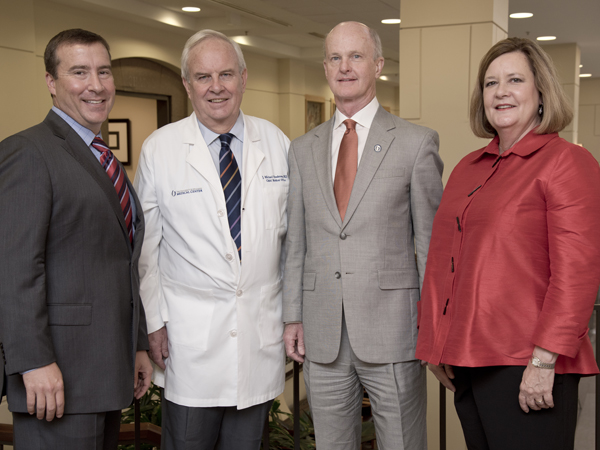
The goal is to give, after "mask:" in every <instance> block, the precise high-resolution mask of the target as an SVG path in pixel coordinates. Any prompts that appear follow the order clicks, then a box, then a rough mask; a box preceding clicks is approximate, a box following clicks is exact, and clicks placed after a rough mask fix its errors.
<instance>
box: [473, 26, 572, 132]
mask: <svg viewBox="0 0 600 450" xmlns="http://www.w3.org/2000/svg"><path fill="white" fill-rule="evenodd" d="M512 52H521V53H522V54H523V55H525V57H526V58H527V61H528V62H529V67H530V68H531V71H532V72H533V78H534V81H535V86H536V88H537V90H538V91H539V92H540V97H541V100H542V103H543V113H542V116H541V123H540V125H539V127H538V128H537V130H536V133H538V134H546V133H555V132H557V131H561V130H562V129H563V128H565V127H566V126H567V125H568V124H569V123H571V120H573V107H572V106H571V104H570V103H569V99H568V98H567V96H566V95H565V93H564V91H563V89H562V86H561V85H560V83H559V80H558V75H557V73H556V68H555V67H554V63H553V62H552V60H551V59H550V57H549V56H548V54H547V53H546V52H545V51H544V50H542V48H541V47H540V46H539V45H538V44H536V43H535V42H533V41H531V40H529V39H523V38H517V37H513V38H508V39H504V40H502V41H500V42H498V43H496V44H495V45H494V46H493V47H492V48H491V49H490V50H489V51H488V52H487V53H486V55H485V56H484V57H483V59H482V60H481V63H480V64H479V73H478V74H477V84H476V85H475V89H474V90H473V96H472V98H471V111H470V121H471V129H472V130H473V133H475V135H476V136H478V137H482V138H491V137H494V136H495V135H496V134H497V132H496V130H495V129H494V127H492V125H491V124H490V122H489V121H488V119H487V117H486V115H485V108H484V105H483V79H484V78H485V73H486V72H487V70H488V67H489V66H490V64H491V63H492V61H494V60H495V59H496V58H498V57H499V56H501V55H504V54H506V53H512Z"/></svg>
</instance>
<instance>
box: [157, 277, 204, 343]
mask: <svg viewBox="0 0 600 450" xmlns="http://www.w3.org/2000/svg"><path fill="white" fill-rule="evenodd" d="M162 287H163V292H164V295H165V303H166V306H167V311H168V317H169V321H168V322H167V334H168V336H169V342H170V343H172V344H177V345H184V346H186V347H192V348H195V349H198V350H201V351H206V349H207V347H208V339H209V336H210V327H211V323H212V318H213V312H214V309H215V299H214V296H213V293H212V291H211V290H207V289H197V288H194V287H192V286H187V285H185V284H182V283H179V282H178V281H175V280H172V279H170V278H168V277H165V276H163V277H162Z"/></svg>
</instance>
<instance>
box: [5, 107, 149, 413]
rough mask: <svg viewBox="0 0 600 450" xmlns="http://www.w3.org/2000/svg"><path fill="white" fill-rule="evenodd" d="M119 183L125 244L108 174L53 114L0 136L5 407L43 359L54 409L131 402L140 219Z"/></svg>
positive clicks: (139, 345) (142, 346)
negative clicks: (130, 218)
mask: <svg viewBox="0 0 600 450" xmlns="http://www.w3.org/2000/svg"><path fill="white" fill-rule="evenodd" d="M123 173H125V171H123ZM128 182H129V181H128ZM129 188H130V192H131V194H132V200H133V201H135V203H136V206H137V217H136V218H135V227H136V232H135V240H134V243H133V248H132V246H131V244H130V243H129V240H128V238H127V232H126V226H125V222H124V219H123V213H122V211H121V207H120V205H119V201H118V199H117V194H116V192H115V189H114V187H113V185H112V182H111V181H110V179H109V178H108V176H107V175H106V173H105V171H104V169H103V168H102V166H101V165H100V164H99V163H98V160H97V159H96V158H95V157H94V155H93V154H92V152H91V151H90V149H89V148H88V147H87V146H86V145H85V143H84V142H83V141H82V140H81V138H80V137H79V136H78V135H77V133H76V132H75V131H73V129H72V128H71V127H70V126H69V125H68V124H67V123H66V122H65V121H64V120H62V119H61V118H60V117H59V116H58V115H56V114H55V113H54V112H52V111H51V112H50V113H49V114H48V116H47V117H46V119H45V120H44V122H42V123H41V124H39V125H36V126H34V127H32V128H30V129H28V130H25V131H23V132H21V133H18V134H16V135H14V136H11V137H9V138H7V139H6V140H4V141H3V142H1V143H0V211H1V213H0V214H1V216H0V255H1V257H0V342H1V343H2V348H3V351H2V353H3V356H4V360H5V363H4V364H5V367H4V370H5V372H6V375H7V386H6V391H7V395H8V402H9V409H10V410H11V411H15V412H26V411H27V406H26V395H25V388H24V385H23V380H22V376H21V375H20V373H22V372H25V371H27V370H30V369H34V368H37V367H42V366H45V365H47V364H50V363H52V362H56V363H57V364H58V366H59V368H60V369H61V371H62V374H63V379H64V385H65V413H67V414H74V413H92V412H101V411H111V410H117V409H122V408H124V407H126V406H127V405H129V404H130V403H131V400H132V398H133V370H134V359H135V351H136V350H146V349H147V348H148V337H147V332H146V322H145V315H144V310H143V307H142V304H141V302H140V298H139V278H138V271H137V264H138V258H139V255H140V250H141V246H142V242H143V236H144V220H143V215H142V208H141V207H140V206H139V201H138V199H137V196H136V195H135V193H134V191H133V188H132V187H131V184H129Z"/></svg>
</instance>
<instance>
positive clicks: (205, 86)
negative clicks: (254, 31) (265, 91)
mask: <svg viewBox="0 0 600 450" xmlns="http://www.w3.org/2000/svg"><path fill="white" fill-rule="evenodd" d="M188 76H189V78H190V79H189V80H186V79H183V85H184V86H185V90H186V91H187V93H188V96H189V98H190V100H191V101H192V106H193V107H194V112H195V113H196V116H197V117H198V119H199V120H200V122H202V124H203V125H204V126H206V127H207V128H209V129H210V130H212V131H214V132H215V133H219V134H223V133H227V132H229V131H230V130H231V128H232V127H233V125H234V124H235V121H236V120H237V118H238V115H239V111H240V105H241V104H242V97H243V94H244V91H245V90H246V78H247V73H246V69H244V71H243V72H242V73H240V70H239V64H238V59H237V55H236V53H235V50H234V49H233V48H232V47H231V45H230V44H229V43H227V42H225V41H223V40H221V39H215V38H208V39H206V40H204V41H202V42H200V44H198V45H196V46H195V47H194V48H192V50H191V51H190V54H189V59H188Z"/></svg>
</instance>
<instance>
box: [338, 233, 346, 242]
mask: <svg viewBox="0 0 600 450" xmlns="http://www.w3.org/2000/svg"><path fill="white" fill-rule="evenodd" d="M347 237H348V236H347V235H346V233H344V232H342V234H340V239H341V240H342V241H343V240H344V239H346V238H347Z"/></svg>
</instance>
